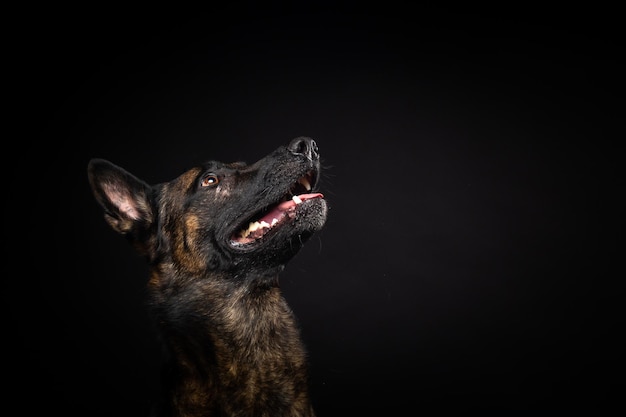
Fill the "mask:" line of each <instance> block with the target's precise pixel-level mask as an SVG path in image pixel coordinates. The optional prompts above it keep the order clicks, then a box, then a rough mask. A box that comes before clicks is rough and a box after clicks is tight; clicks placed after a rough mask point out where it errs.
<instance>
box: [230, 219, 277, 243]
mask: <svg viewBox="0 0 626 417" xmlns="http://www.w3.org/2000/svg"><path fill="white" fill-rule="evenodd" d="M276 223H278V219H272V224H269V223H268V222H266V221H261V222H251V223H250V224H249V225H248V228H247V229H245V230H242V231H241V233H240V234H239V236H241V237H242V238H246V237H248V236H250V233H252V232H255V231H257V230H259V229H267V228H270V227H272V226H274V225H275V224H276Z"/></svg>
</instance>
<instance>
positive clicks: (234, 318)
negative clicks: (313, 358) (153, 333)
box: [149, 273, 314, 417]
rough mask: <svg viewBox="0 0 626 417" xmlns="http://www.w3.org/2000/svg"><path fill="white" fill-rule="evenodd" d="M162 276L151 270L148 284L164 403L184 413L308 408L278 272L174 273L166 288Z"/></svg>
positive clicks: (300, 351) (301, 360) (308, 411)
mask: <svg viewBox="0 0 626 417" xmlns="http://www.w3.org/2000/svg"><path fill="white" fill-rule="evenodd" d="M162 278H163V277H162V276H159V275H158V274H153V277H152V279H151V281H150V286H149V287H150V288H151V290H152V295H153V297H152V298H153V306H154V311H155V314H156V318H157V323H158V325H159V328H160V330H161V333H162V338H163V342H164V344H165V347H166V363H165V375H164V379H165V389H166V391H167V393H166V397H167V398H169V406H168V408H171V409H174V410H181V411H180V415H188V416H200V415H202V416H205V415H231V414H233V415H234V414H235V413H241V412H242V410H246V411H247V412H248V413H247V414H237V415H242V416H243V415H250V416H264V415H268V416H270V415H271V416H272V417H277V416H281V415H289V416H313V415H314V413H313V410H312V408H311V405H310V401H309V395H308V386H307V383H308V381H307V378H308V377H307V364H306V352H305V349H304V346H303V344H302V342H301V337H300V334H299V330H298V327H297V325H296V319H295V316H294V314H293V313H292V311H291V309H290V307H289V306H288V304H287V302H286V300H285V299H284V297H283V296H282V294H281V291H280V288H279V286H278V275H273V276H272V275H267V274H263V275H259V274H253V273H249V274H248V275H247V276H236V277H234V278H230V279H229V278H227V277H225V276H220V277H215V276H212V277H211V278H210V279H201V280H195V281H194V282H193V283H192V284H190V280H188V279H187V280H185V279H184V277H177V278H176V279H174V280H172V279H170V280H167V282H168V283H169V285H168V287H167V288H164V287H163V285H159V284H160V283H163V282H164V280H163V279H162ZM183 281H184V285H180V286H176V285H171V283H173V282H174V283H175V282H183ZM200 307H201V308H200ZM198 311H203V312H204V314H202V315H198V314H197V312H198ZM216 399H217V402H216ZM207 409H210V410H211V411H210V412H209V413H208V414H207ZM200 410H202V411H200Z"/></svg>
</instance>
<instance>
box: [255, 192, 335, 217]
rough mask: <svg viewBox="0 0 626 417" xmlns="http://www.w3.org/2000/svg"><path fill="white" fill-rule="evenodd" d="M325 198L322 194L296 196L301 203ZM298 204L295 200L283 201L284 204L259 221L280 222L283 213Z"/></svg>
mask: <svg viewBox="0 0 626 417" xmlns="http://www.w3.org/2000/svg"><path fill="white" fill-rule="evenodd" d="M323 197H324V195H323V194H322V193H311V194H300V195H298V196H295V197H294V198H296V199H300V200H301V201H305V200H311V199H313V198H323ZM298 204H300V203H296V202H295V201H294V200H287V201H283V202H282V203H280V204H279V205H277V206H276V207H274V208H273V209H272V210H270V212H269V213H267V214H266V215H265V216H263V217H262V218H261V219H259V220H258V221H259V222H267V223H269V224H272V221H273V220H274V219H277V220H280V219H281V217H282V216H283V213H286V212H287V211H289V210H291V209H293V208H294V207H296V206H297V205H298Z"/></svg>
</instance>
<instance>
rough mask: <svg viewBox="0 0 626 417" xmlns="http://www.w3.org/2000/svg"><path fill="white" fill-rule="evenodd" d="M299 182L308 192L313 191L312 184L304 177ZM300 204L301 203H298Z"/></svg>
mask: <svg viewBox="0 0 626 417" xmlns="http://www.w3.org/2000/svg"><path fill="white" fill-rule="evenodd" d="M298 182H299V183H300V184H302V186H303V187H304V188H305V189H306V190H307V191H311V183H310V182H309V180H307V179H306V178H305V177H302V178H300V179H299V180H298ZM298 204H299V203H298Z"/></svg>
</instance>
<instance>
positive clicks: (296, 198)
mask: <svg viewBox="0 0 626 417" xmlns="http://www.w3.org/2000/svg"><path fill="white" fill-rule="evenodd" d="M291 199H292V200H293V202H294V203H296V204H300V203H302V200H301V199H300V197H298V196H297V195H294V196H293V197H291Z"/></svg>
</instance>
